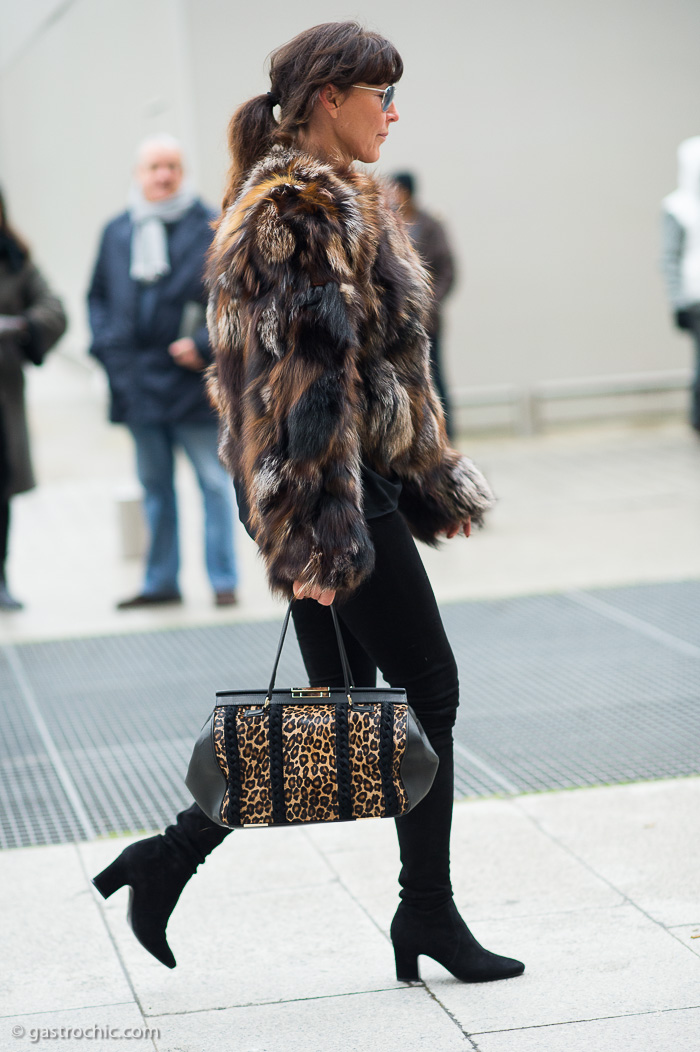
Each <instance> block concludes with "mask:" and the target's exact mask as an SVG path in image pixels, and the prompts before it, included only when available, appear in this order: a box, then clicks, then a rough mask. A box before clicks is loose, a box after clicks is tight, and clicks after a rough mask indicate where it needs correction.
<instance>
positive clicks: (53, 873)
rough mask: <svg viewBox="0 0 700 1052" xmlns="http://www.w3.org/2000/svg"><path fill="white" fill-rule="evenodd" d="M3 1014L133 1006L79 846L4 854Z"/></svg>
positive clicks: (0, 986)
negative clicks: (107, 1006) (90, 885)
mask: <svg viewBox="0 0 700 1052" xmlns="http://www.w3.org/2000/svg"><path fill="white" fill-rule="evenodd" d="M1 873H2V901H3V917H2V942H3V946H4V947H6V949H5V950H4V951H3V958H4V964H3V968H2V977H1V978H0V1016H2V1017H5V1016H7V1017H9V1016H17V1015H24V1014H32V1013H50V1012H57V1011H62V1010H65V1011H68V1010H71V1011H73V1010H77V1009H80V1008H90V1007H93V1006H104V1005H119V1004H125V1003H132V1002H133V995H132V992H131V989H130V987H129V984H128V981H127V978H126V976H125V974H124V971H123V969H122V967H121V965H120V962H119V960H118V958H117V956H116V954H115V952H114V946H113V944H112V941H111V939H110V936H109V933H108V931H107V929H106V927H105V924H104V922H103V919H102V917H101V915H100V912H99V910H98V909H97V907H96V904H95V902H94V901H93V898H92V895H91V893H90V891H89V888H88V883H87V880H86V877H85V873H84V871H83V869H82V866H81V863H80V857H79V855H78V852H77V850H76V848H75V847H73V846H71V845H60V846H51V847H34V848H25V849H24V850H21V851H5V852H3V853H2V869H1Z"/></svg>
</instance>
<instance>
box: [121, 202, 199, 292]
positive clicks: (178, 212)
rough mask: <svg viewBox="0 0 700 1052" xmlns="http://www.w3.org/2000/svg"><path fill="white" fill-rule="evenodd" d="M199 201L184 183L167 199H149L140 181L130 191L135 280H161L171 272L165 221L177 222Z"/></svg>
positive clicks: (132, 264)
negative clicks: (144, 193)
mask: <svg viewBox="0 0 700 1052" xmlns="http://www.w3.org/2000/svg"><path fill="white" fill-rule="evenodd" d="M196 200H197V197H196V194H195V193H194V190H193V189H192V188H191V187H190V186H189V185H188V184H187V183H186V182H185V183H183V184H182V186H181V187H180V189H179V190H178V192H177V193H176V194H173V196H172V197H168V198H166V199H165V200H164V201H147V200H146V198H145V197H144V196H143V191H142V190H141V187H140V186H139V185H138V183H132V185H131V190H130V191H129V215H130V216H131V221H132V223H133V224H134V231H133V234H132V235H131V266H130V268H129V273H130V275H131V277H132V278H133V279H134V281H145V282H152V281H158V279H159V278H162V277H163V276H164V275H165V274H169V273H170V257H169V255H168V238H167V235H166V232H165V223H177V222H178V220H180V219H182V217H183V216H184V214H185V212H187V211H188V210H189V209H190V208H191V207H192V205H193V204H194V202H195V201H196Z"/></svg>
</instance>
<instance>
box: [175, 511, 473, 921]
mask: <svg viewBox="0 0 700 1052" xmlns="http://www.w3.org/2000/svg"><path fill="white" fill-rule="evenodd" d="M368 526H369V530H370V533H371V535H372V540H373V541H374V548H375V552H376V563H375V569H374V571H373V573H372V575H371V577H370V578H369V579H368V580H367V581H366V582H365V583H364V584H363V585H361V586H360V588H358V589H357V591H356V592H353V594H352V595H351V596H350V598H348V599H345V600H343V601H339V602H338V604H337V612H338V617H339V619H340V622H341V631H342V635H343V641H344V643H345V647H346V649H347V652H348V659H349V661H350V668H351V669H352V673H353V681H354V685H355V686H357V687H371V686H374V685H375V683H376V676H377V669H380V671H381V673H382V675H383V676H384V679H385V680H386V681H387V683H388V684H389V685H390V686H392V687H404V688H405V690H406V694H407V697H408V702H409V704H410V705H411V707H412V708H413V710H414V712H415V713H416V715H417V716H418V718H419V720H420V721H421V723H422V724H423V727H424V729H425V732H426V734H427V735H428V738H429V739H430V743H431V745H432V746H433V748H434V749H435V751H436V753H437V754H438V758H439V760H440V764H439V767H438V771H437V774H436V776H435V781H434V782H433V785H432V787H431V789H430V792H429V793H428V794H427V796H425V797H424V798H423V800H421V802H420V803H419V804H418V805H417V806H416V807H414V808H413V810H412V811H410V812H409V813H408V814H407V815H403V816H402V817H400V818H397V819H396V820H395V822H396V831H397V834H398V838H399V849H400V854H401V872H400V874H399V883H400V884H401V898H402V899H403V900H404V902H406V903H407V904H410V905H411V906H413V907H415V908H416V909H421V910H430V909H434V908H437V907H439V906H443V905H444V904H445V903H447V902H449V901H450V899H451V897H452V886H451V882H450V829H451V825H452V805H453V799H454V767H453V761H452V728H453V726H454V722H455V717H456V714H457V704H458V694H459V684H458V680H457V666H456V663H455V659H454V656H453V654H452V649H451V647H450V644H449V642H448V640H447V637H446V635H445V630H444V628H443V624H442V620H441V618H440V612H439V610H438V607H437V603H436V601H435V596H434V595H433V590H432V587H431V585H430V581H429V580H428V575H427V574H426V572H425V569H424V567H423V563H422V562H421V558H420V556H419V554H418V551H417V549H416V545H415V542H414V540H413V538H412V536H411V534H410V532H409V529H408V527H407V525H406V522H405V520H404V518H403V516H402V515H400V514H399V512H396V511H395V512H391V513H390V514H388V515H383V516H381V517H380V518H377V519H370V520H369V522H368ZM292 616H293V618H294V627H295V629H296V633H297V638H298V640H299V646H300V649H301V654H302V657H303V659H304V665H305V666H306V672H307V675H308V677H309V686H312V687H313V686H316V687H320V686H324V687H338V686H339V687H342V686H343V674H342V668H341V664H340V656H339V654H338V643H337V640H336V638H335V631H334V628H333V621H332V619H331V613H330V610H329V609H328V608H327V607H324V606H321V605H320V604H319V603H317V602H316V601H315V600H313V599H303V600H300V601H298V602H296V603H294V605H293V606H292ZM229 832H230V830H226V829H222V828H221V826H217V825H216V824H215V823H214V822H212V821H211V820H210V819H208V818H207V816H206V815H205V814H204V813H203V812H202V811H201V810H200V808H199V807H198V805H197V804H193V805H192V806H191V807H190V808H189V809H188V810H187V811H184V812H182V813H181V814H180V815H178V820H177V823H176V824H175V825H173V826H169V827H168V830H166V838H169V839H170V840H171V841H172V842H174V843H181V842H182V838H183V837H184V838H185V841H186V842H188V843H189V845H190V847H195V848H196V851H197V852H198V853H199V857H200V861H201V860H202V858H203V857H204V855H206V854H208V853H209V852H210V851H211V850H213V849H214V848H215V847H216V845H217V844H219V843H221V841H222V840H223V839H224V838H225V837H226V836H227V835H228V833H229Z"/></svg>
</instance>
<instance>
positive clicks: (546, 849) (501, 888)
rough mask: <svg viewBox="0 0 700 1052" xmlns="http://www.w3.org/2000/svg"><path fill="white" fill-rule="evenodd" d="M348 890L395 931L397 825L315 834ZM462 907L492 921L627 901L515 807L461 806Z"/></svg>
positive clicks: (457, 882) (505, 803) (455, 868)
mask: <svg viewBox="0 0 700 1052" xmlns="http://www.w3.org/2000/svg"><path fill="white" fill-rule="evenodd" d="M309 836H310V837H311V839H312V840H313V841H314V843H316V844H317V845H318V847H319V850H321V851H322V852H323V853H324V854H325V856H326V858H327V860H328V862H329V863H330V864H331V865H332V867H333V869H334V870H335V872H336V873H337V875H338V877H339V878H340V880H341V881H342V883H343V885H344V886H345V887H347V888H348V890H349V891H350V893H351V894H352V895H353V897H354V898H355V899H356V900H357V901H358V902H359V903H361V905H362V906H363V907H364V908H365V909H366V910H367V912H368V913H369V914H370V916H372V917H373V919H374V920H375V921H376V922H377V924H378V925H379V926H380V927H381V928H382V929H383V930H384V931H388V929H389V925H390V923H391V918H392V917H393V915H394V911H395V910H396V906H397V904H398V891H399V885H398V872H399V865H400V863H399V854H398V846H397V842H396V834H395V831H394V828H393V823H391V822H382V821H380V822H364V823H359V824H357V825H355V826H354V827H353V828H352V829H348V830H345V829H340V828H339V827H333V826H327V827H321V826H319V827H316V828H314V829H313V830H309ZM451 857H452V878H453V886H454V892H455V900H456V901H457V903H458V905H459V908H460V909H461V910H462V912H463V914H464V916H465V917H468V918H469V922H470V923H471V922H472V921H474V920H484V919H486V920H488V919H493V918H499V917H516V916H527V915H533V914H538V913H547V914H549V913H553V912H560V911H563V912H570V911H572V910H579V909H587V908H592V907H603V906H615V905H620V904H621V903H622V902H623V896H622V895H621V894H620V892H618V891H616V890H615V889H614V888H612V887H611V886H610V884H609V883H608V882H606V881H604V880H602V879H601V878H599V877H597V876H596V875H595V874H594V873H592V872H591V870H590V869H589V868H588V867H587V866H585V865H582V864H581V863H580V862H579V861H578V860H577V859H575V858H574V857H573V856H572V855H571V853H570V852H569V851H567V850H566V849H564V848H563V847H562V846H561V845H559V844H557V843H556V842H555V841H554V840H553V839H552V838H551V837H550V836H548V835H547V834H546V833H545V832H543V831H542V830H541V829H539V828H538V827H537V825H536V824H535V823H534V822H533V820H532V819H531V818H530V817H529V815H528V814H527V813H526V812H524V811H523V810H521V809H519V808H518V807H517V806H515V805H514V804H513V802H512V801H509V800H497V799H490V800H478V801H477V800H472V801H469V803H468V804H465V805H462V806H457V807H456V808H455V812H454V819H453V826H452V842H451Z"/></svg>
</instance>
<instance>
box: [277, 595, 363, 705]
mask: <svg viewBox="0 0 700 1052" xmlns="http://www.w3.org/2000/svg"><path fill="white" fill-rule="evenodd" d="M295 602H296V600H295V599H292V600H290V603H289V606H288V607H287V613H286V614H285V617H284V624H283V625H282V632H281V634H280V641H279V644H278V646H277V656H276V657H275V664H274V666H273V669H272V677H271V678H270V686H269V687H268V688H267V698H268V700H269V699H270V698H271V697H272V691H273V690H274V689H275V679H276V678H277V666H278V665H279V663H280V657H281V656H282V647H283V646H284V637H285V636H286V635H287V626H288V625H289V617H290V615H291V613H292V603H295ZM330 611H331V617H332V618H333V627H334V628H335V638H336V639H337V640H338V650H339V652H340V663H341V665H342V666H343V683H344V686H345V693H346V694H347V696H348V698H350V689H351V683H352V673H351V672H350V665H349V663H348V655H347V653H346V651H345V644H344V643H343V637H342V635H341V633H340V625H339V624H338V615H337V614H336V612H335V607H334V606H333V605H332V604H331V607H330Z"/></svg>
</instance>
